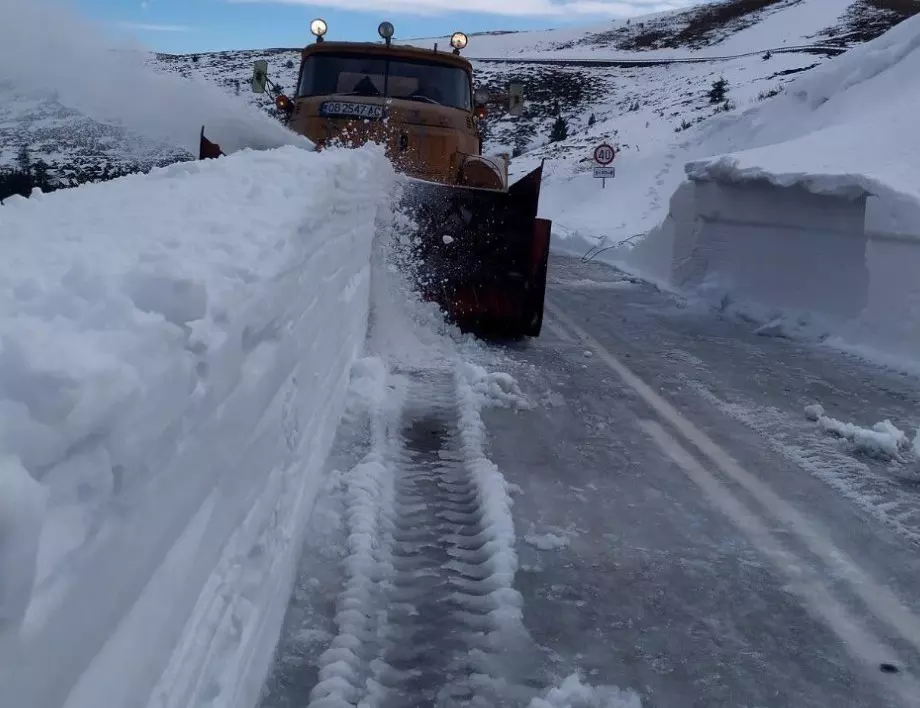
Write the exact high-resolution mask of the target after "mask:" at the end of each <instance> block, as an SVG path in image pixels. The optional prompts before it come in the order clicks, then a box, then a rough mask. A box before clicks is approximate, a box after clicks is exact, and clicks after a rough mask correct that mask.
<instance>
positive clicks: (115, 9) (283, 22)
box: [71, 0, 693, 52]
mask: <svg viewBox="0 0 920 708" xmlns="http://www.w3.org/2000/svg"><path fill="white" fill-rule="evenodd" d="M71 1H72V2H73V3H75V4H76V6H77V7H78V8H79V9H80V10H81V13H82V14H84V15H86V16H89V17H91V18H92V19H95V20H98V21H101V22H103V23H105V25H106V26H107V29H109V30H110V31H111V32H112V33H113V34H114V35H115V36H118V37H129V36H130V37H133V38H136V39H139V40H140V41H141V42H143V43H144V44H145V45H146V46H148V47H150V48H151V49H155V50H158V51H164V52H194V51H212V50H217V49H241V48H254V49H255V48H263V47H277V46H292V47H293V46H302V45H304V44H306V43H307V42H308V41H309V40H310V39H311V37H310V34H309V25H310V20H311V19H312V18H314V17H323V18H324V19H325V20H326V21H327V22H328V23H329V37H330V38H332V37H333V36H334V37H336V38H342V39H366V38H376V29H377V25H378V23H379V22H380V21H381V20H384V19H388V20H390V21H391V22H393V24H394V25H396V35H397V37H400V36H402V37H405V38H409V37H426V36H440V35H446V34H450V33H451V32H454V31H457V30H461V31H464V32H478V31H483V30H493V29H517V30H528V29H545V28H549V27H559V26H564V25H568V24H574V23H577V24H590V23H592V22H595V21H597V20H603V19H605V18H612V17H626V16H631V15H637V14H645V13H648V12H658V11H662V10H668V9H675V8H678V7H682V6H685V5H688V4H691V3H692V1H693V0H327V3H328V4H321V3H312V2H305V1H301V0H71ZM457 8H462V10H460V11H458V9H457Z"/></svg>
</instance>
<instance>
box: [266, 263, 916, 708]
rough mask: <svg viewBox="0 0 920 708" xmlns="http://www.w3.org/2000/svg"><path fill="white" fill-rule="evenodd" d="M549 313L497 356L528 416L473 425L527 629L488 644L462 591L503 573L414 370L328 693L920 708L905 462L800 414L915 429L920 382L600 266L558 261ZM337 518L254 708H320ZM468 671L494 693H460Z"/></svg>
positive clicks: (443, 407) (295, 602)
mask: <svg viewBox="0 0 920 708" xmlns="http://www.w3.org/2000/svg"><path fill="white" fill-rule="evenodd" d="M547 299H548V303H549V307H548V316H547V323H546V327H545V329H544V335H543V336H542V337H541V338H539V339H538V340H536V341H533V342H528V343H524V344H521V345H514V346H507V347H505V348H504V349H503V350H500V354H499V356H500V357H501V358H500V361H501V362H502V368H503V370H504V371H507V372H508V373H510V374H512V375H513V376H514V377H515V378H516V379H517V381H518V382H519V383H520V385H521V387H522V390H523V392H524V393H525V394H526V395H527V397H528V398H529V399H530V400H531V401H532V402H533V403H534V407H533V408H531V409H529V410H518V411H516V410H511V409H507V408H487V409H486V410H485V411H484V412H483V413H482V419H483V422H484V423H485V427H486V431H487V441H486V444H487V447H486V450H485V452H486V454H487V455H488V458H489V459H490V460H491V461H492V462H494V463H495V465H496V466H497V468H498V470H499V471H500V473H501V474H502V475H504V478H505V479H506V480H507V482H509V483H510V484H511V489H512V490H514V491H513V494H512V496H513V500H514V504H513V506H512V517H513V521H514V530H515V540H514V548H515V550H516V551H517V556H518V563H519V565H518V568H517V572H516V573H515V574H514V576H513V578H511V579H510V580H509V582H510V587H511V588H513V591H514V592H516V593H517V595H515V597H519V598H520V609H521V612H522V615H521V617H522V621H523V627H524V628H525V629H526V637H525V639H524V640H523V641H522V640H521V638H520V637H515V638H512V639H511V640H509V642H508V643H507V644H502V643H501V642H502V641H504V640H503V639H502V637H504V636H505V635H501V634H500V633H496V632H494V631H493V630H494V626H493V625H495V623H496V622H499V623H500V620H501V617H499V616H498V615H496V614H495V613H492V614H490V612H489V607H485V606H483V605H482V604H481V603H480V604H479V605H477V603H476V602H475V598H477V597H484V596H486V595H487V593H488V592H489V588H490V587H492V586H491V585H490V583H493V580H494V579H491V580H490V578H489V576H488V573H484V572H481V571H480V570H477V568H482V567H491V566H489V563H492V561H493V560H494V559H490V558H491V556H490V553H493V551H494V544H486V543H485V542H484V540H483V539H485V536H484V535H483V534H486V535H488V534H487V533H486V532H487V531H488V521H489V516H488V513H487V510H485V508H484V506H483V498H484V497H483V496H482V493H483V491H485V492H488V489H486V490H483V489H482V485H481V483H480V482H481V480H480V482H477V479H478V478H476V477H475V475H474V476H470V474H469V466H468V465H467V464H466V463H465V462H464V461H463V460H464V459H466V458H464V457H463V455H459V453H456V454H455V452H451V451H452V450H455V449H459V448H456V444H457V443H456V433H457V430H458V426H459V423H458V422H457V421H458V418H457V415H456V413H455V412H454V409H453V407H452V406H454V403H453V402H452V398H451V396H452V394H451V393H450V386H448V385H446V384H444V383H443V380H441V383H438V381H439V379H437V378H436V377H435V378H433V379H430V380H429V379H426V378H425V377H424V376H420V377H418V378H417V379H414V381H415V383H414V384H413V386H415V388H414V389H412V391H411V395H410V403H411V405H410V404H409V403H407V404H406V406H405V407H404V410H403V412H402V414H401V416H402V417H401V418H400V420H401V423H399V425H398V426H396V428H394V431H395V432H394V433H393V435H394V436H395V438H394V440H396V441H397V442H398V445H397V448H398V454H395V456H394V458H393V459H394V460H395V462H394V465H395V467H394V469H395V472H394V473H393V476H394V480H395V482H394V483H395V489H396V499H395V502H394V504H395V510H396V513H395V518H396V521H395V522H394V524H395V528H396V531H397V542H396V546H395V550H394V553H396V554H397V555H399V556H400V557H401V560H399V559H397V563H396V570H397V581H396V583H395V586H394V587H393V588H389V589H386V590H385V591H384V590H381V591H380V594H379V597H377V599H376V600H374V599H370V600H367V599H366V597H368V595H367V593H365V595H362V596H361V597H362V598H365V600H366V603H370V604H367V606H362V608H361V611H362V613H363V614H362V615H361V616H362V617H370V616H371V614H372V613H371V612H370V608H371V606H372V605H373V607H374V608H375V610H376V611H377V615H376V616H379V615H380V613H381V612H383V613H384V614H387V615H388V616H389V618H390V619H389V625H388V626H389V634H387V635H386V636H387V637H388V639H385V640H380V638H379V636H375V635H374V634H373V632H371V631H368V632H367V633H366V635H365V636H363V638H361V639H360V640H359V641H358V642H352V644H353V645H354V651H355V652H357V653H359V654H360V663H361V667H363V668H360V669H358V670H357V673H356V674H354V675H350V674H349V675H348V676H346V677H345V679H342V680H345V681H346V683H347V684H348V686H349V687H350V688H349V690H350V691H351V693H348V692H345V693H340V694H339V695H351V696H352V698H353V702H354V703H357V701H358V700H366V701H367V704H368V705H380V706H395V705H400V706H403V705H406V706H408V705H418V706H431V705H438V706H441V705H443V706H448V705H508V706H527V705H528V703H529V702H530V701H531V700H532V699H533V698H535V697H540V696H545V695H546V692H547V690H548V689H549V688H550V687H551V686H553V685H558V684H559V683H560V682H561V681H562V679H563V678H564V677H566V676H568V675H570V674H572V673H575V672H579V673H580V674H581V676H582V677H583V680H584V681H585V682H586V683H590V684H591V685H594V686H598V685H607V686H617V687H620V688H622V689H627V690H631V691H634V692H635V693H636V694H637V695H638V697H639V698H641V701H642V705H643V706H647V707H655V708H687V707H689V706H700V707H703V706H706V707H713V706H726V707H728V706H733V707H740V706H752V707H753V706H770V707H776V708H780V707H784V708H785V707H787V706H796V707H797V708H806V707H815V708H817V707H818V706H821V707H825V706H859V707H864V708H870V707H871V708H883V707H887V706H892V707H893V706H920V683H918V681H920V663H918V662H920V593H918V592H917V588H918V587H920V543H918V541H920V469H918V468H917V464H916V462H915V461H914V460H913V459H912V458H909V457H908V456H906V455H905V456H904V458H903V459H901V460H876V459H873V458H869V457H866V456H864V455H862V454H861V453H859V452H858V451H856V450H854V449H853V448H852V446H851V444H849V443H847V442H846V441H841V440H838V439H836V438H833V437H831V436H829V435H828V434H827V433H825V432H823V431H822V430H820V429H819V427H818V426H817V425H816V424H815V423H814V422H811V421H809V420H807V418H806V417H805V415H804V407H805V406H806V405H808V404H812V403H821V404H822V405H823V406H824V408H825V409H826V410H827V413H828V415H831V416H833V417H835V418H838V419H840V420H844V421H851V422H854V423H857V424H861V425H865V426H867V427H868V426H871V425H872V424H874V423H876V422H878V421H881V420H883V419H886V418H887V419H891V421H892V422H893V423H895V424H896V425H899V426H901V427H903V428H907V427H908V424H911V425H913V426H914V429H910V433H911V434H913V432H915V427H916V425H917V423H918V416H920V384H918V382H917V381H916V380H914V379H912V378H909V377H907V376H904V375H902V374H899V373H898V372H895V371H887V370H883V369H880V368H878V367H876V366H874V365H871V364H868V363H866V362H863V361H861V360H859V359H856V358H854V357H850V356H848V355H844V354H841V353H838V352H836V351H834V350H831V349H830V348H826V347H822V346H820V345H818V344H814V343H808V342H801V341H800V342H796V341H793V340H790V339H784V338H778V337H764V336H759V335H758V334H756V333H755V332H754V327H753V326H752V325H750V324H748V323H746V322H745V321H744V320H742V319H740V318H737V317H731V316H727V315H721V314H719V313H714V312H712V311H707V310H703V309H694V308H692V307H686V306H684V304H683V303H681V302H680V301H678V300H677V299H675V298H673V297H672V296H669V295H667V294H663V293H661V292H658V291H657V290H656V289H655V288H653V287H651V286H649V285H646V284H642V283H636V282H633V281H631V280H630V279H628V278H626V277H625V276H624V275H623V274H621V273H619V272H618V271H616V270H614V269H612V268H609V267H607V266H604V265H600V264H583V263H580V262H578V261H575V260H570V259H564V258H554V259H553V261H552V263H551V283H550V287H549V291H548V295H547ZM483 365H484V366H486V367H487V368H489V366H490V365H489V364H483ZM491 368H493V369H494V368H495V367H494V362H493V363H492V364H491ZM426 381H427V383H426ZM425 386H431V387H433V388H431V392H430V394H426V393H425V392H424V391H425V390H426V389H425ZM445 386H446V387H445ZM426 401H428V403H426ZM425 426H428V427H427V428H426V427H425ZM420 430H421V431H426V430H427V431H428V432H427V434H426V435H427V437H426V435H422V437H419V436H420V435H421V433H420V432H419V431H420ZM342 435H343V436H344V437H343V441H341V442H340V444H339V449H340V450H341V451H342V455H341V456H340V457H339V458H338V459H336V460H334V461H333V464H337V465H338V466H339V469H347V468H348V465H353V464H354V462H355V460H353V459H348V454H347V452H348V451H352V452H353V450H354V449H355V445H357V444H358V441H359V440H360V439H362V438H361V435H360V434H359V433H358V432H355V431H351V432H348V431H345V432H344V433H343V434H342ZM349 436H351V437H349ZM458 455H459V456H458ZM477 484H479V496H478V497H477V494H476V485H477ZM335 494H336V492H335V490H333V491H331V492H330V497H334V496H335ZM477 499H478V502H477ZM343 504H344V502H343ZM333 508H335V507H334V504H332V505H328V504H327V505H326V506H323V507H322V508H321V509H319V508H318V513H317V514H315V515H314V517H315V518H314V519H313V520H312V531H311V537H310V539H309V540H308V543H307V548H306V550H305V553H304V560H303V563H302V567H301V572H300V578H299V581H298V587H297V590H296V592H295V594H294V597H293V598H292V602H291V606H290V608H289V611H288V616H287V618H286V621H285V630H284V635H283V637H282V641H281V644H280V645H279V649H278V655H277V657H276V663H275V666H274V669H273V672H272V675H271V677H270V679H269V681H268V683H267V686H266V695H265V699H264V702H263V705H264V706H266V707H268V706H272V707H275V706H278V707H280V706H304V705H307V704H309V703H310V700H311V692H313V694H312V699H313V705H326V704H324V703H322V702H321V701H320V700H319V699H320V696H319V694H318V692H317V691H316V690H315V689H316V686H317V684H318V674H317V672H318V669H317V667H318V666H320V665H321V664H322V665H326V666H328V665H329V658H330V657H329V655H328V654H327V655H326V657H325V659H322V660H321V657H322V654H323V652H324V651H326V650H327V649H328V648H329V647H330V646H332V643H333V637H335V636H336V635H337V634H341V626H342V614H341V613H342V610H343V607H345V604H343V603H344V598H346V597H352V598H354V597H356V596H355V595H351V596H348V595H347V593H345V594H343V587H345V576H344V575H343V570H342V568H343V567H344V566H343V565H342V553H344V551H341V549H343V548H345V543H344V542H343V540H342V538H343V536H342V534H343V533H344V532H343V531H342V528H343V526H342V524H337V523H336V521H337V517H335V516H334V514H333V512H332V511H329V510H330V509H333ZM400 534H402V535H401V536H400ZM471 538H473V539H480V540H483V543H477V542H473V541H470V539H471ZM333 549H339V551H335V550H333ZM490 549H492V550H490ZM458 559H459V561H458ZM353 560H354V559H353V558H352V561H353ZM375 587H376V586H375ZM454 590H457V592H453V591H454ZM368 592H371V591H368ZM373 592H377V591H376V590H374V591H373ZM381 598H382V599H381ZM365 600H360V601H357V600H356V601H355V602H356V603H357V604H355V605H353V606H354V607H358V606H359V605H360V602H365ZM374 602H376V603H377V604H376V605H374V604H373V603H374ZM381 603H383V604H381ZM387 603H389V604H387ZM406 603H408V609H407V604H406ZM413 603H415V605H413ZM511 604H512V605H513V604H514V603H511ZM413 607H414V611H413ZM439 608H440V611H439ZM506 609H507V608H506ZM337 611H338V612H339V615H338V618H337V616H336V612H337ZM490 622H491V623H492V624H489V623H490ZM394 627H395V629H394ZM490 627H491V628H492V629H490ZM490 632H491V633H490ZM496 637H497V638H498V639H496ZM486 655H487V656H488V657H490V658H489V659H488V661H486V662H485V663H486V664H487V668H486V669H483V660H482V657H483V656H486ZM477 657H478V659H477ZM477 662H478V663H477ZM381 667H383V669H381ZM413 668H415V669H416V670H415V671H413ZM484 670H485V671H488V670H491V671H492V676H493V678H495V675H496V673H498V675H499V677H500V678H502V679H503V680H504V681H505V682H506V683H505V684H504V689H502V690H498V689H496V688H495V687H494V686H493V687H492V688H491V689H490V691H491V692H489V691H485V689H483V688H482V687H481V686H478V685H477V684H476V683H475V681H470V680H469V679H470V675H471V674H472V673H475V672H476V671H479V672H482V671H484ZM362 672H363V673H362ZM331 675H332V676H333V678H334V679H335V681H339V679H340V678H341V677H340V676H339V674H338V673H336V672H332V674H331ZM368 677H370V678H371V679H374V677H376V679H377V680H379V681H380V683H381V686H382V688H379V690H378V689H375V688H374V686H375V684H374V683H373V680H372V681H371V682H370V683H369V682H368V680H367V679H368ZM326 680H327V681H328V680H330V679H329V675H327V676H326ZM352 689H353V690H352ZM626 700H627V699H626V698H625V697H624V696H620V697H619V698H617V697H616V696H615V693H613V692H610V693H609V694H608V698H607V699H606V701H607V702H600V703H597V705H608V706H623V705H629V704H628V703H627V702H625V701H626ZM618 701H619V702H618ZM348 704H349V703H328V705H348ZM552 705H573V706H574V705H594V704H579V703H572V704H566V703H558V704H557V703H552Z"/></svg>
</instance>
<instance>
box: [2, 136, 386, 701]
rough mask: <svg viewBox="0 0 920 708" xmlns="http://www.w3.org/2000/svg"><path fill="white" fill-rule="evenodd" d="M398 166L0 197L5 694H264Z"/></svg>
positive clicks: (348, 157) (361, 161)
mask: <svg viewBox="0 0 920 708" xmlns="http://www.w3.org/2000/svg"><path fill="white" fill-rule="evenodd" d="M392 179H393V176H392V170H391V168H390V166H389V163H388V162H387V161H386V159H385V158H384V156H383V154H382V152H380V151H378V150H377V149H376V148H374V147H367V148H362V149H360V150H354V151H336V150H330V151H326V152H323V153H321V154H318V153H310V152H306V151H303V150H300V149H297V148H293V147H289V148H281V149H278V150H273V151H268V152H258V153H254V152H250V151H244V152H241V153H237V154H235V155H232V156H230V157H228V158H225V159H221V160H215V161H208V162H195V163H186V164H182V165H175V166H172V167H170V168H167V169H163V170H156V171H154V172H153V173H151V174H149V175H137V176H131V177H126V178H122V179H119V180H116V181H113V182H110V183H106V184H100V185H91V186H84V187H80V188H78V189H72V190H63V191H59V192H55V193H53V194H49V195H41V194H36V195H34V196H33V197H32V198H30V199H28V200H25V199H20V198H15V199H13V200H7V202H6V203H5V204H4V205H3V206H0V248H2V252H3V259H2V260H0V704H2V705H3V706H7V705H9V706H14V705H16V706H29V708H59V707H61V706H66V707H67V708H99V706H119V708H130V707H138V708H143V707H144V706H148V705H149V706H154V705H155V706H160V707H166V706H184V705H191V704H197V703H199V702H204V701H205V700H207V701H210V702H211V704H212V705H222V706H241V707H242V706H247V708H248V707H249V706H251V705H253V704H254V703H255V702H256V700H257V696H258V691H259V688H260V686H261V682H262V678H263V676H264V673H265V672H266V671H267V668H268V664H269V662H270V659H271V649H272V646H273V644H274V642H275V641H276V638H277V634H278V631H279V628H280V624H281V619H282V615H283V612H284V607H285V604H286V599H287V596H288V594H289V592H290V587H291V584H292V582H293V568H294V565H295V561H296V558H297V553H298V550H299V543H300V541H301V540H302V539H301V534H302V528H303V525H304V522H305V518H306V516H308V514H309V510H310V508H311V505H312V501H313V499H314V496H315V493H316V491H317V489H318V486H319V485H320V484H321V482H322V470H323V463H324V460H325V457H326V455H327V453H328V450H329V448H330V446H331V444H332V438H333V435H334V432H335V429H336V426H337V424H338V420H339V417H340V415H341V411H342V408H343V405H344V395H345V389H346V383H347V378H348V372H349V368H350V364H351V362H352V361H353V360H354V359H355V357H356V356H358V355H359V354H360V353H361V350H362V347H363V344H364V338H365V334H366V324H367V315H368V294H369V281H370V253H371V246H372V241H373V238H374V234H375V228H376V227H375V219H377V217H378V209H379V207H380V205H381V204H383V203H384V201H385V199H386V197H387V193H388V188H389V185H390V184H391V182H392Z"/></svg>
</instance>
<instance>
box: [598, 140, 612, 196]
mask: <svg viewBox="0 0 920 708" xmlns="http://www.w3.org/2000/svg"><path fill="white" fill-rule="evenodd" d="M616 156H617V151H616V150H615V149H614V148H613V146H612V145H609V144H607V143H601V144H600V145H598V146H597V147H596V148H594V162H595V163H596V164H595V165H594V177H595V178H597V179H601V180H603V181H602V182H601V187H603V188H606V187H607V179H608V178H610V179H612V178H614V177H616V175H617V171H616V167H614V166H613V164H612V163H613V160H614V158H615V157H616Z"/></svg>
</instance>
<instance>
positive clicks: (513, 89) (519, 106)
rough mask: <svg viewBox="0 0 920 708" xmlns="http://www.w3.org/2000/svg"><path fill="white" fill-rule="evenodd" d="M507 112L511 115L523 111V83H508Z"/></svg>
mask: <svg viewBox="0 0 920 708" xmlns="http://www.w3.org/2000/svg"><path fill="white" fill-rule="evenodd" d="M508 113H510V114H511V115H513V116H519V115H521V114H523V113H524V84H509V85H508Z"/></svg>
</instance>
